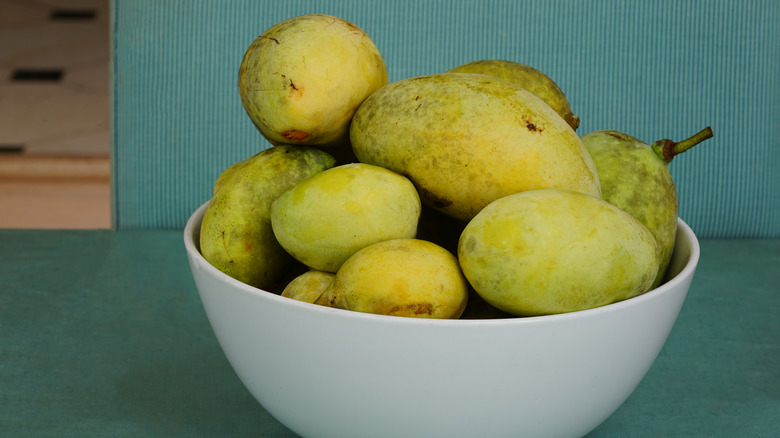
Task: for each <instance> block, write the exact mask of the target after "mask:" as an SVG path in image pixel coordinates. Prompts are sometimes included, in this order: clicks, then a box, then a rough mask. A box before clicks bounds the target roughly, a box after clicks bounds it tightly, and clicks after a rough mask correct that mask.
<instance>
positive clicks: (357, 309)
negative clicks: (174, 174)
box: [185, 14, 712, 437]
mask: <svg viewBox="0 0 780 438" xmlns="http://www.w3.org/2000/svg"><path fill="white" fill-rule="evenodd" d="M238 89H239V97H240V99H241V102H242V104H243V106H244V108H245V109H246V113H247V115H248V116H249V120H250V121H251V122H252V123H253V124H254V125H255V126H256V127H257V129H258V130H259V132H260V133H261V134H262V136H263V137H265V138H266V139H267V140H268V141H269V142H270V143H271V145H272V146H271V147H270V148H268V149H266V150H263V151H261V152H258V153H257V154H256V155H254V156H252V157H249V158H247V159H245V160H243V161H241V162H238V163H235V164H234V165H232V166H231V167H229V168H228V169H226V170H225V171H224V172H223V173H222V174H221V175H220V176H219V177H218V178H217V180H216V181H215V182H214V187H213V193H212V194H211V200H210V201H209V202H208V203H206V204H204V205H203V206H201V207H200V208H199V209H198V210H197V211H196V212H195V213H194V214H193V215H192V217H191V218H190V221H189V222H188V224H187V227H186V228H185V245H186V248H187V253H188V257H189V261H190V265H191V267H192V271H193V275H194V278H195V281H196V285H197V287H198V290H199V293H200V295H201V299H202V301H203V304H204V308H205V309H206V312H207V314H208V317H209V320H210V322H211V324H212V327H213V329H214V331H215V333H216V335H217V337H218V339H219V342H220V344H221V346H222V348H223V350H224V351H225V354H226V356H227V357H228V359H229V360H230V362H231V364H232V366H233V367H234V369H235V370H236V372H237V374H238V375H239V377H240V378H241V379H242V381H243V382H244V384H245V385H246V386H247V388H248V389H249V390H250V391H251V392H252V394H253V395H254V396H255V398H257V400H258V401H259V402H260V403H261V404H262V405H263V406H264V407H265V408H266V409H267V410H268V411H269V413H271V415H273V416H274V417H275V418H277V419H278V420H279V421H280V422H282V423H283V424H285V425H286V426H287V427H289V428H290V429H291V430H293V431H294V432H296V433H298V434H300V435H302V436H338V437H347V436H426V437H428V436H448V437H451V436H521V435H522V436H535V437H543V436H581V435H584V434H585V433H587V432H588V431H589V430H592V429H593V428H594V427H596V426H597V425H598V424H600V423H601V422H602V421H604V419H606V418H607V417H608V416H609V415H611V413H612V412H614V411H615V410H616V409H617V408H618V407H619V406H620V404H622V403H623V401H625V399H626V398H627V397H628V396H629V395H630V394H631V392H632V391H633V389H634V388H635V387H636V385H638V384H639V382H640V380H641V379H642V377H643V376H644V375H645V373H646V372H647V370H648V369H649V367H650V365H651V364H652V363H653V361H654V360H655V357H656V356H657V354H658V352H659V351H660V349H661V347H662V346H663V344H664V342H665V340H666V338H667V336H668V334H669V331H670V330H671V327H672V325H673V324H674V321H675V319H676V317H677V314H678V312H679V310H680V307H681V306H682V303H683V301H684V298H685V295H686V293H687V291H688V288H689V286H690V283H691V280H692V278H693V273H694V271H695V267H696V264H697V262H698V242H697V239H696V236H695V235H694V233H693V232H692V231H691V229H690V228H689V227H688V226H687V225H686V224H685V223H684V222H683V221H682V220H680V219H679V218H678V199H677V193H676V188H675V185H674V181H673V180H672V177H671V175H670V173H669V170H668V164H669V162H670V161H671V160H672V158H673V157H674V156H675V155H676V154H678V153H681V152H683V151H685V150H687V149H689V148H690V147H692V146H694V145H696V144H698V143H700V142H701V141H703V140H706V139H707V138H709V137H711V136H712V131H711V130H710V129H709V128H707V129H705V130H702V131H701V132H699V133H697V134H696V135H694V136H693V137H691V138H689V139H686V140H683V141H681V142H673V141H671V140H661V141H656V142H654V143H652V144H647V143H644V142H642V141H640V140H638V139H636V138H634V137H632V136H630V135H629V134H626V133H623V132H620V131H597V132H592V133H589V134H587V135H583V136H580V135H578V133H577V132H576V130H577V129H578V127H579V123H580V117H578V116H576V115H574V113H573V112H572V110H571V108H570V105H569V103H568V102H567V100H566V97H565V95H564V94H563V92H562V91H561V89H560V88H559V87H558V86H557V85H556V84H555V83H554V82H553V81H552V80H551V79H550V78H549V77H548V76H546V75H545V74H544V73H542V72H540V71H538V70H536V69H534V68H531V67H529V66H526V65H523V64H521V63H518V62H514V61H504V60H475V61H474V62H470V63H468V64H465V65H461V66H455V67H453V68H452V69H451V70H449V71H445V72H431V73H430V74H429V75H426V76H420V77H412V78H406V79H402V80H399V81H395V82H391V83H389V82H388V76H387V70H386V66H385V62H384V60H383V58H382V56H381V54H380V53H379V51H378V50H377V48H376V46H375V45H374V43H373V41H372V40H371V39H370V38H369V37H368V35H367V34H366V33H365V32H363V31H362V30H361V29H360V28H359V27H358V26H356V25H354V24H352V23H349V22H347V21H345V20H343V19H340V18H338V17H333V16H328V15H319V14H311V15H303V16H299V17H294V18H291V19H288V20H285V21H282V22H280V23H278V24H276V25H274V26H272V27H271V28H269V29H267V30H266V31H265V32H263V34H262V35H260V36H259V37H258V38H257V39H256V40H255V41H254V42H253V43H252V44H251V45H250V47H249V48H248V49H247V51H246V54H245V56H244V58H243V60H242V62H241V65H240V68H239V80H238Z"/></svg>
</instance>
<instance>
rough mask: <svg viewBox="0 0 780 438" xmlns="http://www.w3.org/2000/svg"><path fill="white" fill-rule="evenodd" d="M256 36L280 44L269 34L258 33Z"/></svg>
mask: <svg viewBox="0 0 780 438" xmlns="http://www.w3.org/2000/svg"><path fill="white" fill-rule="evenodd" d="M258 38H265V39H267V40H271V41H273V42H275V43H276V44H281V43H280V42H279V40H277V39H276V38H273V37H269V36H265V35H260V36H259V37H258Z"/></svg>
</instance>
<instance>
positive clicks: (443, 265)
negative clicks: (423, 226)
mask: <svg viewBox="0 0 780 438" xmlns="http://www.w3.org/2000/svg"><path fill="white" fill-rule="evenodd" d="M467 302H468V282H467V281H466V279H465V278H464V277H463V273H462V272H461V270H460V267H459V266H458V260H457V258H456V257H455V256H454V255H452V253H450V252H449V251H447V250H445V249H444V248H442V247H440V246H438V245H436V244H434V243H432V242H428V241H425V240H420V239H394V240H386V241H383V242H378V243H375V244H373V245H369V246H367V247H365V248H364V249H362V250H360V251H358V252H357V253H355V254H354V255H353V256H352V257H350V258H349V259H348V260H347V261H346V262H345V263H344V265H343V266H342V267H341V269H339V271H338V272H337V273H336V278H335V279H334V281H333V283H332V284H331V287H330V289H328V291H326V292H325V294H323V296H322V300H321V304H323V305H327V306H329V307H336V308H339V309H346V310H352V311H356V312H364V313H374V314H379V315H391V316H405V317H413V318H437V319H457V318H459V317H460V315H461V314H462V313H463V310H464V309H465V308H466V304H467Z"/></svg>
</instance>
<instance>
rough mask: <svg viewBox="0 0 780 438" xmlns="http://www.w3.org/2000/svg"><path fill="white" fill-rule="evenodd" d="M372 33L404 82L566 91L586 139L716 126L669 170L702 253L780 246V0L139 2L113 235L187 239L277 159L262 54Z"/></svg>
mask: <svg viewBox="0 0 780 438" xmlns="http://www.w3.org/2000/svg"><path fill="white" fill-rule="evenodd" d="M306 13H327V14H332V15H336V16H339V17H342V18H345V19H347V20H349V21H352V22H353V23H355V24H357V25H358V26H360V27H362V28H363V29H364V30H366V32H368V34H369V35H370V36H371V37H372V39H373V40H374V42H375V43H376V45H377V46H378V47H379V50H380V51H381V52H382V54H383V56H384V58H385V61H386V63H387V66H388V72H389V75H390V80H391V81H395V80H399V79H403V78H406V77H412V76H419V75H423V74H429V73H436V72H441V71H444V70H447V69H449V68H452V67H455V66H457V65H459V64H462V63H465V62H469V61H473V60H477V59H491V58H492V59H508V60H512V61H517V62H520V63H523V64H527V65H531V66H533V67H536V68H538V69H540V70H542V71H544V72H545V73H547V75H549V76H550V77H551V78H553V79H554V80H555V81H556V82H557V83H558V85H559V86H560V87H561V88H562V89H563V91H564V92H565V93H566V95H567V97H568V98H569V101H570V103H571V106H572V108H573V109H574V112H575V113H576V114H577V115H578V116H579V117H580V118H581V120H582V121H581V125H580V128H579V129H578V133H579V134H581V135H582V134H586V133H588V132H590V131H593V130H598V129H616V130H620V131H624V132H627V133H629V134H632V135H634V136H636V137H638V138H640V139H642V140H645V141H647V142H648V143H649V142H652V141H654V140H657V139H661V138H671V139H673V140H681V139H683V138H685V137H688V136H689V135H692V134H693V133H695V132H697V131H699V130H700V129H702V128H704V127H705V126H708V125H709V126H712V128H713V130H714V132H715V138H713V139H711V140H708V141H707V142H705V143H703V144H702V145H700V146H698V147H697V148H696V149H695V150H693V151H690V152H688V153H687V154H685V155H683V156H680V157H678V158H677V159H675V160H674V161H673V162H672V163H671V166H670V168H671V170H672V174H673V176H674V177H675V180H676V181H677V185H678V191H679V194H680V205H681V206H680V216H681V217H682V218H683V219H684V220H685V221H686V222H688V223H689V224H690V225H691V226H692V227H693V229H694V230H695V231H696V232H697V234H698V235H699V236H700V237H715V236H720V237H778V236H780V220H779V219H780V181H779V179H778V171H780V24H778V23H780V2H779V1H776V0H747V1H744V2H743V1H733V0H699V1H693V0H666V1H652V0H648V1H643V2H636V1H632V0H592V1H577V0H514V1H503V0H446V1H444V0H378V1H375V0H341V1H336V0H330V1H327V0H326V1H315V0H287V1H284V2H279V1H263V0H244V1H239V0H232V1H207V0H166V1H157V0H136V1H114V2H112V38H113V44H112V47H113V54H112V90H113V91H112V97H113V102H112V106H113V114H112V121H113V122H112V123H113V125H112V136H113V177H114V181H113V184H114V187H113V199H114V224H115V226H116V227H117V228H121V229H127V228H181V227H182V226H183V225H184V223H185V221H186V219H187V218H188V216H189V214H190V213H191V212H192V211H193V210H194V209H195V208H196V207H197V206H198V205H200V204H201V203H203V202H205V201H206V200H208V198H209V195H210V192H211V187H212V184H213V182H214V180H215V179H216V177H217V176H218V175H219V173H220V172H221V171H222V170H223V169H225V168H226V167H228V166H229V165H231V164H233V163H234V162H236V161H239V160H241V159H244V158H246V157H248V156H250V155H252V154H254V153H256V152H258V151H259V150H262V149H265V148H267V147H269V144H268V143H267V142H266V141H265V140H264V139H263V138H262V137H261V136H260V134H259V133H258V132H257V131H256V130H255V128H254V126H253V125H252V124H251V123H250V122H249V119H248V118H247V116H246V115H245V114H244V112H243V109H242V107H241V102H240V100H239V98H238V91H237V85H236V80H237V74H238V66H239V64H240V62H241V58H242V56H243V54H244V51H245V50H246V48H247V47H248V46H249V44H250V43H251V42H252V41H253V40H254V39H255V37H257V36H258V35H259V34H260V33H262V32H263V31H264V30H265V29H267V28H268V27H270V26H271V25H273V24H275V23H277V22H279V21H281V20H283V19H286V18H290V17H293V16H296V15H301V14H306Z"/></svg>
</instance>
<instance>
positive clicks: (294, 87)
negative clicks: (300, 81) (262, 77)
mask: <svg viewBox="0 0 780 438" xmlns="http://www.w3.org/2000/svg"><path fill="white" fill-rule="evenodd" d="M282 77H284V76H282ZM290 87H292V89H293V90H295V91H298V88H297V87H296V86H295V84H294V83H293V81H292V79H290Z"/></svg>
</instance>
